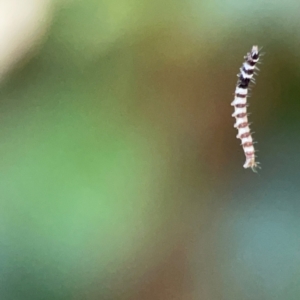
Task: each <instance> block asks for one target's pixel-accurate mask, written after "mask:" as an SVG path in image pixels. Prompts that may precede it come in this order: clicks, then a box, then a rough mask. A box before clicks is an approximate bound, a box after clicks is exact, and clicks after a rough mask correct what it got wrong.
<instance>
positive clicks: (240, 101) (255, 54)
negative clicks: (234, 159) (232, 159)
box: [231, 46, 260, 172]
mask: <svg viewBox="0 0 300 300" xmlns="http://www.w3.org/2000/svg"><path fill="white" fill-rule="evenodd" d="M259 56H260V53H259V50H258V46H253V47H252V49H251V52H250V53H247V55H246V56H245V57H244V59H245V62H244V63H243V66H242V67H241V68H240V73H239V74H238V77H239V79H238V82H237V85H236V89H235V97H234V100H233V102H232V103H231V105H232V106H234V113H233V114H232V116H233V117H235V119H236V122H235V124H234V127H235V128H237V130H238V134H237V136H236V137H237V138H238V139H241V142H242V143H241V145H242V147H243V150H244V153H245V156H246V162H245V164H244V166H243V167H244V168H245V169H246V168H251V169H252V171H254V172H256V169H257V168H258V167H259V166H258V164H259V163H258V162H256V161H255V149H254V146H253V138H252V133H251V131H250V128H249V122H248V113H247V106H248V104H247V95H248V86H249V83H250V82H254V78H252V77H253V74H255V73H254V70H255V69H258V68H257V67H256V66H255V65H256V63H257V62H258V60H259Z"/></svg>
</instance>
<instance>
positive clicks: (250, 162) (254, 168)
mask: <svg viewBox="0 0 300 300" xmlns="http://www.w3.org/2000/svg"><path fill="white" fill-rule="evenodd" d="M243 167H244V168H245V169H248V168H251V169H252V171H253V172H254V173H257V172H258V169H261V167H260V166H259V162H256V161H255V158H246V162H245V163H244V166H243Z"/></svg>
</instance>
